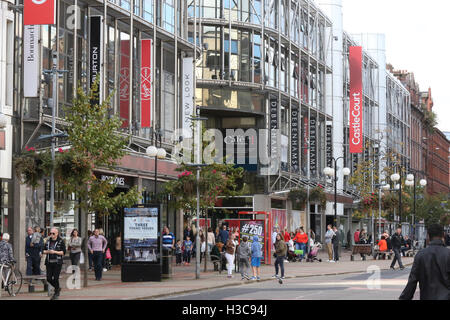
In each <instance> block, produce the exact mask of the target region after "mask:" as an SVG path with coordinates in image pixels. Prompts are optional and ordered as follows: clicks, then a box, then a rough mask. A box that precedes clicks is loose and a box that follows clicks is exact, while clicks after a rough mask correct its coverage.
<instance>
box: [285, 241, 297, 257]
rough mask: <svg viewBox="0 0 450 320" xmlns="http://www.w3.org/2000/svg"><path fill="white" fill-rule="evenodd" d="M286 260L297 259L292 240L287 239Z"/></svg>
mask: <svg viewBox="0 0 450 320" xmlns="http://www.w3.org/2000/svg"><path fill="white" fill-rule="evenodd" d="M287 260H288V261H289V262H297V261H298V256H297V255H296V254H295V248H294V243H293V242H292V240H290V241H289V246H288V254H287Z"/></svg>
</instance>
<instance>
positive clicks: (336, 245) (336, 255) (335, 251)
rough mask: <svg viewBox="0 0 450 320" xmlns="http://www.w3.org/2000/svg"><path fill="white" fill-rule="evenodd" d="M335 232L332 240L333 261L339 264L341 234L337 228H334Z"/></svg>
mask: <svg viewBox="0 0 450 320" xmlns="http://www.w3.org/2000/svg"><path fill="white" fill-rule="evenodd" d="M333 232H334V235H333V237H332V238H331V243H332V244H333V260H334V261H335V262H338V261H339V241H340V240H341V239H340V235H339V232H338V230H337V228H336V226H334V227H333Z"/></svg>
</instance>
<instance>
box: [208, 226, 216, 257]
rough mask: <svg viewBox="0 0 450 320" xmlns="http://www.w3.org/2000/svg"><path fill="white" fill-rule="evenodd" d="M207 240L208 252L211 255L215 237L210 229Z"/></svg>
mask: <svg viewBox="0 0 450 320" xmlns="http://www.w3.org/2000/svg"><path fill="white" fill-rule="evenodd" d="M207 239H208V252H209V253H211V250H212V248H213V247H214V246H215V245H216V237H215V235H214V232H213V231H212V228H211V227H209V228H208V237H207Z"/></svg>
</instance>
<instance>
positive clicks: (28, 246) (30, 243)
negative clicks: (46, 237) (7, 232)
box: [25, 227, 44, 276]
mask: <svg viewBox="0 0 450 320" xmlns="http://www.w3.org/2000/svg"><path fill="white" fill-rule="evenodd" d="M43 248H44V241H43V239H42V237H41V234H40V228H39V227H35V228H34V230H33V228H31V227H29V228H28V229H27V238H26V241H25V256H26V259H27V270H26V274H27V276H31V275H40V274H41V268H40V265H41V257H42V252H43Z"/></svg>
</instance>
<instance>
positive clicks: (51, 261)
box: [44, 228, 66, 300]
mask: <svg viewBox="0 0 450 320" xmlns="http://www.w3.org/2000/svg"><path fill="white" fill-rule="evenodd" d="M49 235H50V237H49V238H48V240H47V243H46V244H45V250H44V253H45V254H47V257H46V260H45V265H46V266H47V282H48V283H50V284H51V285H52V286H53V287H54V288H55V293H54V294H53V296H52V297H51V300H55V299H58V297H59V293H60V291H61V287H60V286H59V275H60V273H61V269H62V265H63V256H64V255H65V254H66V244H65V243H64V240H63V239H62V238H61V237H60V236H59V231H58V229H56V228H52V229H51V230H50V233H49Z"/></svg>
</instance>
